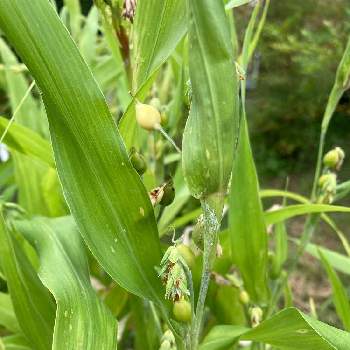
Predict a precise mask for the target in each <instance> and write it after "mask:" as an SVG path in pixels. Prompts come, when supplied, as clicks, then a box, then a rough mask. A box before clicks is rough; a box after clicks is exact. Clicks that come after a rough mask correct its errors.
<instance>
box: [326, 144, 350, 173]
mask: <svg viewBox="0 0 350 350" xmlns="http://www.w3.org/2000/svg"><path fill="white" fill-rule="evenodd" d="M344 158H345V153H344V151H343V150H342V149H341V148H340V147H335V148H334V149H332V150H331V151H329V152H327V153H326V154H325V156H324V157H323V164H324V165H325V166H326V167H328V168H330V169H335V170H339V169H340V167H341V166H342V164H343V161H344Z"/></svg>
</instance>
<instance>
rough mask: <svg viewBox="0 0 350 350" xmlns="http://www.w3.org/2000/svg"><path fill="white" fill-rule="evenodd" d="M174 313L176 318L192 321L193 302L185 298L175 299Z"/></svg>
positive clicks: (185, 321) (184, 321)
mask: <svg viewBox="0 0 350 350" xmlns="http://www.w3.org/2000/svg"><path fill="white" fill-rule="evenodd" d="M173 314H174V317H175V319H176V320H177V321H179V322H183V323H188V322H190V321H191V318H192V309H191V304H190V303H189V302H188V301H187V300H185V299H181V300H179V301H175V303H174V306H173Z"/></svg>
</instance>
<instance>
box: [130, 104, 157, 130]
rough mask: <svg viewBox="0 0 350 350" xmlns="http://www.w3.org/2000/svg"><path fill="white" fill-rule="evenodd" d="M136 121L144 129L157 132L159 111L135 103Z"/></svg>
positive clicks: (149, 106)
mask: <svg viewBox="0 0 350 350" xmlns="http://www.w3.org/2000/svg"><path fill="white" fill-rule="evenodd" d="M135 108H136V120H137V123H138V124H139V125H140V126H141V127H142V128H144V129H146V130H148V131H151V130H157V129H158V128H159V126H160V122H161V117H160V113H159V111H158V110H157V109H156V108H154V107H153V106H151V105H147V104H144V103H140V102H137V103H136V107H135Z"/></svg>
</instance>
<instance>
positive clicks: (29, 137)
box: [0, 117, 55, 168]
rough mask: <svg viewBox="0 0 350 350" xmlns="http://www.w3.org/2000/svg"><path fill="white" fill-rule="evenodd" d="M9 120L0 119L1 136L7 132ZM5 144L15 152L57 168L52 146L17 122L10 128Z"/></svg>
mask: <svg viewBox="0 0 350 350" xmlns="http://www.w3.org/2000/svg"><path fill="white" fill-rule="evenodd" d="M8 123H9V120H7V119H6V118H4V117H0V134H1V135H2V133H3V132H4V131H5V129H6V127H7V126H8ZM4 143H5V144H6V145H7V146H8V147H9V148H10V149H11V150H14V151H17V152H19V153H21V154H25V155H27V156H29V157H32V158H35V159H36V160H40V161H42V162H44V163H45V164H47V165H48V166H49V167H51V168H55V161H54V159H53V154H52V149H51V145H50V143H49V142H48V141H46V140H45V139H44V138H43V137H41V136H40V135H39V134H38V133H36V132H35V131H33V130H31V129H29V128H27V127H25V126H23V125H20V124H18V123H16V122H14V123H12V125H11V127H10V128H9V130H8V132H7V134H6V137H5V139H4Z"/></svg>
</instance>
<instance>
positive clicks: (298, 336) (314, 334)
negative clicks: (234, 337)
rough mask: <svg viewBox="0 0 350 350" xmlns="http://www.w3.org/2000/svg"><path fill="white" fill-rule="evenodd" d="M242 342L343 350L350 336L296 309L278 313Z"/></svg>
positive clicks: (292, 348)
mask: <svg viewBox="0 0 350 350" xmlns="http://www.w3.org/2000/svg"><path fill="white" fill-rule="evenodd" d="M241 339H246V340H253V341H258V342H263V343H267V344H271V345H273V346H275V347H277V348H281V349H284V350H297V349H303V350H311V349H318V350H346V349H349V347H350V334H349V333H347V332H344V331H342V330H340V329H337V328H334V327H331V326H329V325H327V324H325V323H323V322H320V321H317V320H315V319H313V318H311V317H309V316H307V315H305V314H303V313H302V312H300V311H299V310H297V309H295V308H288V309H285V310H283V311H280V312H279V313H277V314H276V315H274V316H273V317H271V318H270V319H268V320H266V321H264V322H262V323H261V324H260V325H259V326H257V327H255V328H254V329H252V330H251V331H249V332H247V333H246V334H244V335H243V336H241Z"/></svg>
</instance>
